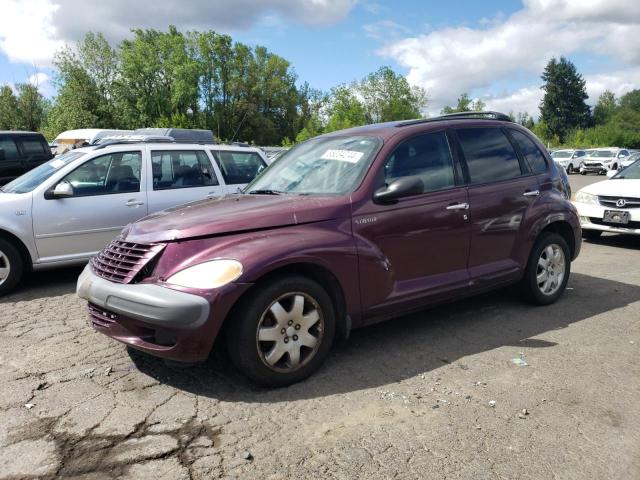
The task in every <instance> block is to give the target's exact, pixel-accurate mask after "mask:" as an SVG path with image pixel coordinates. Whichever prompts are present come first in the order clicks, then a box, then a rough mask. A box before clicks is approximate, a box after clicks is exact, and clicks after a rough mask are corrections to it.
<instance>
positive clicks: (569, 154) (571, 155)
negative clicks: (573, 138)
mask: <svg viewBox="0 0 640 480" xmlns="http://www.w3.org/2000/svg"><path fill="white" fill-rule="evenodd" d="M584 156H585V151H584V150H572V149H565V150H554V152H553V153H552V154H551V158H553V161H554V162H556V164H558V165H560V166H561V167H562V168H564V169H565V171H566V172H567V173H568V174H572V173H577V172H579V171H580V167H581V166H582V160H583V158H584Z"/></svg>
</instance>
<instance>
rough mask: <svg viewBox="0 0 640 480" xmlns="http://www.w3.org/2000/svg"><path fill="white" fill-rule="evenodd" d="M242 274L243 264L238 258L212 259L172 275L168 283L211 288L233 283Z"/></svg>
mask: <svg viewBox="0 0 640 480" xmlns="http://www.w3.org/2000/svg"><path fill="white" fill-rule="evenodd" d="M240 275H242V264H241V263H240V262H238V261H237V260H227V259H220V260H211V261H210V262H204V263H199V264H197V265H194V266H193V267H188V268H185V269H184V270H181V271H179V272H178V273H175V274H173V275H171V276H170V277H169V278H168V279H167V283H172V284H173V285H179V286H181V287H187V288H202V289H211V288H218V287H222V286H223V285H226V284H227V283H231V282H233V281H234V280H236V279H237V278H238V277H240Z"/></svg>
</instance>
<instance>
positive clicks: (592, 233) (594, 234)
mask: <svg viewBox="0 0 640 480" xmlns="http://www.w3.org/2000/svg"><path fill="white" fill-rule="evenodd" d="M600 235H602V230H588V229H584V228H583V229H582V236H583V237H584V238H586V239H588V240H595V239H596V238H599V237H600Z"/></svg>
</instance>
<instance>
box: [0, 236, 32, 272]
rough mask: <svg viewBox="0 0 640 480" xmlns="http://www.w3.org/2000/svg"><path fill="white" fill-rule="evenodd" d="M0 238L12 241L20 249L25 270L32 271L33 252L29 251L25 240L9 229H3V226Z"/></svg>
mask: <svg viewBox="0 0 640 480" xmlns="http://www.w3.org/2000/svg"><path fill="white" fill-rule="evenodd" d="M0 238H2V239H3V240H6V241H8V242H10V243H11V244H13V245H14V246H15V247H16V248H17V249H18V251H19V252H20V256H21V257H22V260H23V261H24V268H25V270H26V271H31V270H32V269H33V260H32V258H31V254H30V253H29V249H28V248H27V246H26V245H25V244H24V242H23V241H22V240H20V238H18V237H17V236H16V235H14V234H13V233H11V232H9V231H7V230H3V229H1V228H0Z"/></svg>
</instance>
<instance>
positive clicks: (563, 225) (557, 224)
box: [540, 220, 576, 259]
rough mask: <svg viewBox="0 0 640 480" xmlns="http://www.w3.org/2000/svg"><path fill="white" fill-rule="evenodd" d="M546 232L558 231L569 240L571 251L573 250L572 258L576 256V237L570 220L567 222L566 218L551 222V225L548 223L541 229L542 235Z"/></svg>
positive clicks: (566, 240)
mask: <svg viewBox="0 0 640 480" xmlns="http://www.w3.org/2000/svg"><path fill="white" fill-rule="evenodd" d="M545 232H551V233H557V234H558V235H560V236H561V237H562V238H564V241H565V242H567V245H568V246H569V251H570V252H571V258H572V259H573V258H575V256H576V237H575V234H574V233H573V227H572V226H571V224H570V223H569V222H567V221H566V220H556V221H554V222H552V223H550V224H549V225H547V226H546V227H544V228H543V229H542V230H541V231H540V235H542V234H543V233H545Z"/></svg>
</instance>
